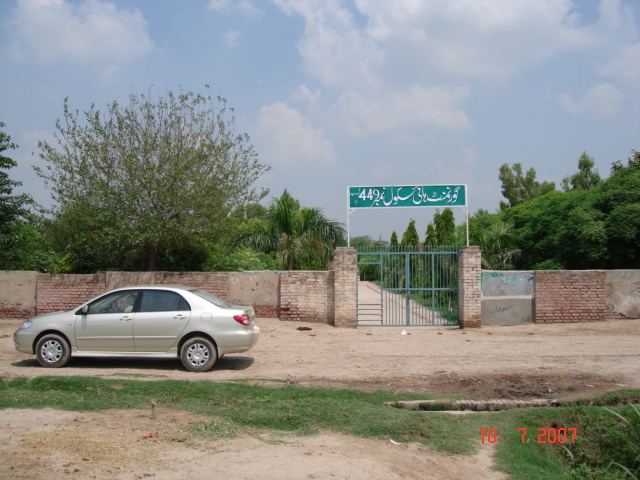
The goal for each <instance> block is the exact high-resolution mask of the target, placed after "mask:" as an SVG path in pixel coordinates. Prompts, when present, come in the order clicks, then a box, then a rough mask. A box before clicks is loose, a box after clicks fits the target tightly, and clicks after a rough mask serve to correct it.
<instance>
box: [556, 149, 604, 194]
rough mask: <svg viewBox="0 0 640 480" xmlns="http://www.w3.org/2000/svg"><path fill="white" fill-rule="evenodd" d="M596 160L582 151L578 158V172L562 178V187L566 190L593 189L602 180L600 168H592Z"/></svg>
mask: <svg viewBox="0 0 640 480" xmlns="http://www.w3.org/2000/svg"><path fill="white" fill-rule="evenodd" d="M595 164H596V162H595V161H594V160H593V158H591V157H590V156H589V155H587V152H582V155H581V156H580V158H579V159H578V172H577V173H575V174H574V175H571V176H570V177H565V178H563V179H562V189H563V190H564V191H565V192H568V191H571V190H593V189H594V188H595V187H596V186H597V185H598V184H599V183H600V182H601V181H602V179H601V178H600V174H599V173H598V170H592V169H593V167H594V165H595Z"/></svg>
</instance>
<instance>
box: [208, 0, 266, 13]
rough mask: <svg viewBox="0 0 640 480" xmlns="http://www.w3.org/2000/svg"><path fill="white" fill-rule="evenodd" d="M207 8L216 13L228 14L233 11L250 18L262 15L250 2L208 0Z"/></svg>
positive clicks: (248, 0)
mask: <svg viewBox="0 0 640 480" xmlns="http://www.w3.org/2000/svg"><path fill="white" fill-rule="evenodd" d="M207 8H209V10H212V11H214V12H218V13H229V12H231V11H233V10H239V11H241V12H243V13H246V14H248V15H250V16H256V15H260V14H261V13H262V12H261V10H260V9H259V8H258V7H256V6H255V5H254V3H253V2H252V1H251V0H209V4H208V5H207Z"/></svg>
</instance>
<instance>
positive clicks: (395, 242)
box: [389, 230, 400, 247]
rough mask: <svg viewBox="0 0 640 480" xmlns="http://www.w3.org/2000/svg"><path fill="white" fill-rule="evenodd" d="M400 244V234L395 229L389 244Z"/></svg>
mask: <svg viewBox="0 0 640 480" xmlns="http://www.w3.org/2000/svg"><path fill="white" fill-rule="evenodd" d="M398 245H400V243H398V234H397V233H396V231H395V230H394V231H393V232H391V240H390V241H389V246H390V247H397V246H398Z"/></svg>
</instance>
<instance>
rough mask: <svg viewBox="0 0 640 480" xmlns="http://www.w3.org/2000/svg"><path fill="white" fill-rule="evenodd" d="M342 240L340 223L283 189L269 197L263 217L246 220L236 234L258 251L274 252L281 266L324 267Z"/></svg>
mask: <svg viewBox="0 0 640 480" xmlns="http://www.w3.org/2000/svg"><path fill="white" fill-rule="evenodd" d="M345 241H346V231H345V228H344V226H343V225H342V224H341V223H339V222H336V221H334V220H329V219H327V218H326V217H325V216H324V214H323V213H322V209H320V208H306V207H303V208H300V203H299V202H298V201H297V200H296V199H295V198H293V197H292V196H291V195H290V194H289V192H287V191H286V190H285V191H284V192H283V193H282V195H281V196H280V198H274V199H273V200H272V201H271V205H270V207H269V211H268V213H267V219H266V220H255V221H253V222H251V223H249V224H248V225H247V228H246V230H245V231H244V232H243V233H242V234H240V235H239V238H238V243H242V244H245V245H248V246H250V247H252V248H254V249H255V250H257V251H259V252H265V253H274V252H275V253H276V257H277V258H278V259H279V260H280V261H281V262H282V265H283V267H284V268H285V270H303V269H307V268H315V269H319V268H326V267H327V266H328V264H329V262H330V261H331V258H332V257H333V252H334V250H335V248H336V246H337V245H339V244H341V243H344V242H345Z"/></svg>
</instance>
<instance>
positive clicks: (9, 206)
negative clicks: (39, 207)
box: [0, 122, 33, 232]
mask: <svg viewBox="0 0 640 480" xmlns="http://www.w3.org/2000/svg"><path fill="white" fill-rule="evenodd" d="M4 127H5V124H4V123H3V122H0V128H4ZM16 148H18V146H17V145H16V144H15V143H13V142H12V141H11V137H10V136H9V135H8V134H6V133H4V132H3V131H0V232H2V231H3V230H4V229H6V228H8V227H9V225H10V224H11V223H13V222H16V221H17V220H19V219H20V217H22V216H24V215H27V214H28V213H29V208H28V206H29V205H30V204H32V203H33V200H32V199H31V197H30V196H29V195H27V194H26V193H23V194H21V195H12V193H13V189H14V188H15V187H19V186H21V185H22V182H18V181H15V180H11V179H10V178H9V173H8V170H9V169H11V168H13V167H16V166H17V165H18V164H17V162H16V161H15V160H12V159H11V158H9V157H5V156H4V155H3V154H2V152H5V151H7V150H15V149H16ZM3 170H7V172H4V171H3Z"/></svg>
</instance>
